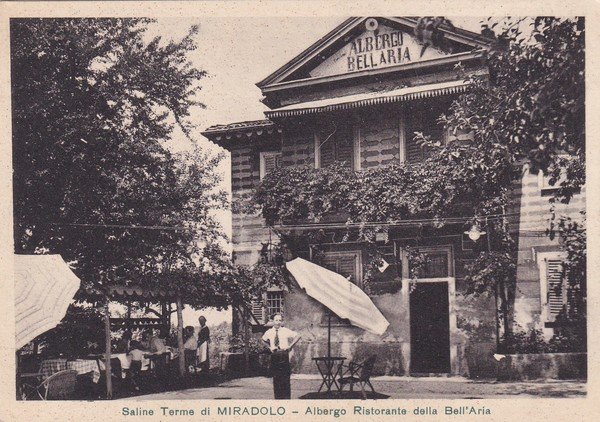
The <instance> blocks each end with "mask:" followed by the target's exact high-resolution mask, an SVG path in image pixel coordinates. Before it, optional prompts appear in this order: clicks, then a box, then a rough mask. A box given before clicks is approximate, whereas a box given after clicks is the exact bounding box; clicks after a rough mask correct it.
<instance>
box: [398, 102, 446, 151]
mask: <svg viewBox="0 0 600 422" xmlns="http://www.w3.org/2000/svg"><path fill="white" fill-rule="evenodd" d="M442 113H443V111H442V108H440V107H433V108H425V107H423V106H417V107H413V108H410V109H409V110H408V118H407V125H406V133H405V139H406V140H405V144H404V145H405V148H404V151H405V155H404V157H405V161H406V162H407V163H418V162H421V161H423V160H425V159H426V158H427V157H429V156H430V155H431V153H432V151H431V150H430V149H429V148H427V147H423V146H422V145H420V144H419V143H417V141H415V140H414V137H415V132H421V133H423V135H425V136H429V137H430V139H431V140H432V141H443V140H444V127H443V125H440V124H438V123H437V119H438V117H439V116H440V114H442Z"/></svg>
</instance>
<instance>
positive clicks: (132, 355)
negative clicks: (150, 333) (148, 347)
mask: <svg viewBox="0 0 600 422" xmlns="http://www.w3.org/2000/svg"><path fill="white" fill-rule="evenodd" d="M130 347H131V350H130V351H129V353H128V354H127V356H129V359H130V360H131V363H130V366H129V374H130V380H131V383H132V384H133V387H134V389H135V390H136V391H137V390H139V389H140V387H139V386H138V383H139V376H140V372H141V370H142V362H143V359H144V354H145V352H144V351H143V350H142V345H141V344H140V342H139V341H136V340H131V343H130Z"/></svg>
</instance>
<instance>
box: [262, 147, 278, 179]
mask: <svg viewBox="0 0 600 422" xmlns="http://www.w3.org/2000/svg"><path fill="white" fill-rule="evenodd" d="M279 167H281V152H279V151H266V152H261V153H260V179H261V180H262V178H263V177H265V176H266V175H267V174H268V173H270V172H271V171H273V170H275V169H276V168H279Z"/></svg>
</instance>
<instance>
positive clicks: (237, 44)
mask: <svg viewBox="0 0 600 422" xmlns="http://www.w3.org/2000/svg"><path fill="white" fill-rule="evenodd" d="M449 19H450V20H451V21H452V22H453V23H454V24H455V25H456V26H458V27H461V28H465V29H469V30H472V31H474V32H479V28H480V21H481V20H482V19H483V18H476V17H475V18H470V17H452V16H449ZM344 20H345V18H341V17H339V16H337V17H311V18H298V17H294V18H292V17H287V18H286V17H274V18H271V17H260V18H256V17H252V18H230V17H228V18H203V19H198V18H193V19H192V18H190V19H181V18H177V19H174V18H163V19H159V20H158V21H157V22H156V23H154V24H153V25H152V27H151V28H150V31H149V35H153V36H154V35H159V36H161V37H163V38H164V39H165V40H169V39H180V38H182V37H183V36H185V35H186V34H187V32H188V30H189V28H190V27H191V26H192V25H198V26H199V32H198V34H197V35H196V41H197V45H198V48H197V49H196V50H195V51H194V52H192V53H190V55H189V58H190V61H191V62H192V63H193V65H194V66H196V67H197V68H198V69H201V70H204V71H206V72H207V76H206V77H205V78H204V79H203V80H202V81H201V86H202V90H201V92H200V94H199V96H198V99H199V100H200V101H201V102H202V103H203V104H205V106H206V108H204V109H201V108H198V109H196V110H194V111H193V113H192V115H191V121H192V122H193V123H194V124H195V125H196V126H197V129H196V132H195V133H194V135H193V136H192V137H193V141H190V140H189V139H187V138H186V137H184V136H183V135H182V134H181V133H175V135H174V137H173V140H172V142H170V144H169V147H170V148H171V149H172V150H174V151H179V150H186V149H188V148H190V147H191V146H192V145H193V143H192V142H195V143H197V144H199V145H200V146H201V147H203V148H205V149H207V150H209V151H212V152H215V153H218V152H224V153H227V151H225V150H223V149H221V148H220V147H218V146H216V145H215V144H213V143H211V142H210V141H208V140H207V139H206V138H204V137H202V135H200V132H201V131H203V130H204V129H206V128H207V127H209V126H212V125H215V124H226V123H233V122H240V121H246V120H259V119H264V114H263V112H264V111H265V110H267V108H266V107H265V106H264V105H263V104H262V103H260V99H261V98H262V95H261V92H260V90H259V89H258V88H257V87H256V85H255V84H256V83H257V82H259V81H260V80H262V79H264V78H265V77H266V76H268V75H269V74H271V73H272V72H274V71H275V70H277V69H278V68H279V67H281V66H283V65H284V64H285V63H287V62H288V61H290V60H291V59H293V58H294V57H295V56H296V55H298V54H299V53H300V52H302V51H303V50H304V49H306V48H307V47H309V46H310V45H311V44H313V43H314V42H315V41H317V40H318V39H320V38H321V37H323V36H324V35H325V34H327V33H328V32H329V31H331V30H332V29H333V28H335V27H336V26H337V25H339V24H340V23H341V22H343V21H344ZM219 172H220V173H221V174H222V176H223V182H222V187H223V188H224V189H225V190H227V191H230V190H231V177H230V160H229V154H226V158H225V159H224V160H223V162H222V163H221V166H220V167H219ZM217 216H218V218H219V220H220V221H221V224H222V225H223V227H224V229H225V232H226V233H227V234H228V235H229V236H230V235H231V214H230V213H229V212H226V211H222V212H218V213H217ZM200 313H202V314H204V315H205V316H206V317H207V319H208V324H209V325H217V324H219V323H220V322H223V321H230V320H231V313H230V312H227V311H225V312H218V311H215V310H212V309H205V310H202V311H194V310H192V309H186V310H185V311H184V323H185V324H186V325H188V324H189V325H197V317H198V315H200Z"/></svg>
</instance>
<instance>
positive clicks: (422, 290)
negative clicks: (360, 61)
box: [410, 282, 450, 374]
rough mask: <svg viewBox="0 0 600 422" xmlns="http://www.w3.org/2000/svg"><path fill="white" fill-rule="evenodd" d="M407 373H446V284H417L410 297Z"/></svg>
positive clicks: (447, 320) (448, 323) (448, 337)
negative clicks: (408, 364)
mask: <svg viewBox="0 0 600 422" xmlns="http://www.w3.org/2000/svg"><path fill="white" fill-rule="evenodd" d="M410 342H411V344H410V348H411V352H410V362H411V363H410V372H411V373H413V374H416V373H449V372H450V321H449V309H448V283H446V282H442V283H429V282H425V283H417V285H416V288H415V289H414V290H413V291H412V292H411V293H410Z"/></svg>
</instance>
